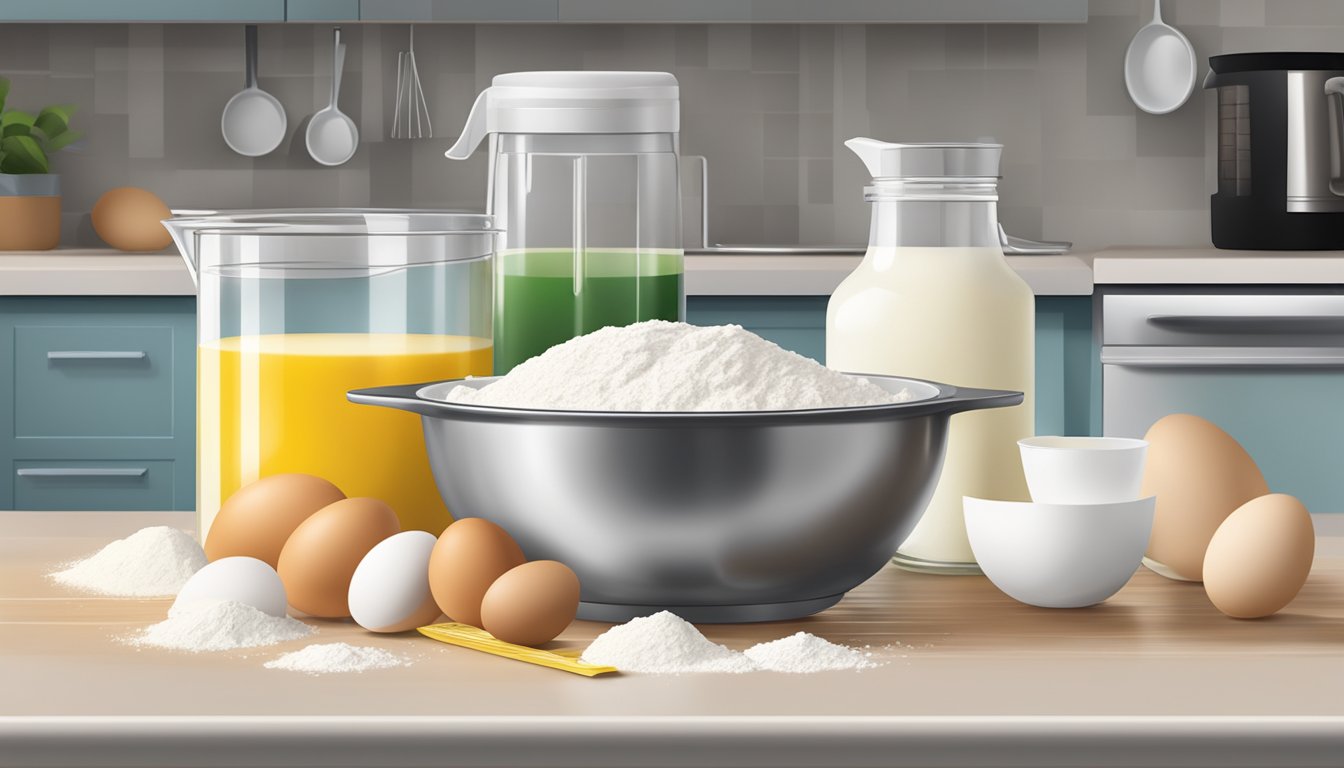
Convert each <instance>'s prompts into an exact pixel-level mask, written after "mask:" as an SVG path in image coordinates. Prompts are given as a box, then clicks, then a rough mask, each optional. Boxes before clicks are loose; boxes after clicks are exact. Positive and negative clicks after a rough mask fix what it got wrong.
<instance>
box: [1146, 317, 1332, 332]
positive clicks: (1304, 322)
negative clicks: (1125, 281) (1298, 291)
mask: <svg viewBox="0 0 1344 768" xmlns="http://www.w3.org/2000/svg"><path fill="white" fill-rule="evenodd" d="M1148 324H1149V325H1153V326H1156V327H1158V328H1164V329H1167V330H1172V331H1184V332H1187V333H1265V334H1270V333H1275V334H1284V333H1289V334H1292V333H1297V334H1332V333H1337V334H1344V315H1162V314H1158V315H1148Z"/></svg>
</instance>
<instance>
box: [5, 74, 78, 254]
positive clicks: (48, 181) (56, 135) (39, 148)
mask: <svg viewBox="0 0 1344 768" xmlns="http://www.w3.org/2000/svg"><path fill="white" fill-rule="evenodd" d="M8 96H9V80H8V79H6V78H3V77H0V251H45V250H50V249H52V248H55V247H56V246H57V245H58V244H59V243H60V241H61V185H60V177H59V176H57V175H56V174H54V173H51V167H50V164H49V161H48V159H47V158H48V155H50V154H51V153H52V152H55V151H57V150H59V149H61V148H63V147H67V146H69V145H70V144H71V143H73V142H75V141H77V140H78V139H79V134H78V133H76V132H75V131H72V130H70V116H71V114H73V113H74V111H75V108H74V107H71V106H52V107H46V108H44V109H43V110H42V111H41V112H38V113H37V115H33V114H31V113H29V112H24V111H21V110H18V109H10V108H8V107H7V106H6V104H5V101H6V99H7V98H8Z"/></svg>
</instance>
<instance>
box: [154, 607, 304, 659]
mask: <svg viewBox="0 0 1344 768" xmlns="http://www.w3.org/2000/svg"><path fill="white" fill-rule="evenodd" d="M316 631H317V630H315V629H313V628H312V627H310V626H308V625H307V624H304V623H303V622H301V621H298V620H297V619H291V618H290V617H288V616H272V615H270V614H269V613H263V612H261V611H259V610H257V609H256V608H253V607H252V606H250V605H245V604H243V603H234V602H229V601H218V602H216V601H206V602H200V603H189V604H188V605H185V606H180V607H179V606H174V607H173V608H172V609H170V610H169V611H168V618H167V619H165V620H164V621H161V622H159V623H158V624H155V625H153V626H150V627H148V628H146V629H145V631H144V632H142V633H141V634H140V636H138V637H136V638H133V639H132V640H131V641H130V642H131V644H132V645H140V646H153V647H156V648H171V649H173V650H177V651H190V652H192V653H200V652H202V651H228V650H233V649H235V648H259V647H261V646H266V645H275V644H276V643H283V642H286V641H289V640H298V639H299V638H302V637H307V636H308V635H311V634H313V633H314V632H316Z"/></svg>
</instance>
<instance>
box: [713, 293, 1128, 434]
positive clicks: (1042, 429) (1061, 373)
mask: <svg viewBox="0 0 1344 768" xmlns="http://www.w3.org/2000/svg"><path fill="white" fill-rule="evenodd" d="M826 301H827V297H825V296H690V297H688V298H687V300H686V314H687V321H688V322H691V323H695V324H697V325H722V324H725V323H736V324H738V325H741V326H742V327H744V328H746V329H747V330H749V331H752V332H754V333H757V334H759V335H761V336H763V337H765V338H767V339H769V340H771V341H773V342H775V343H776V344H778V345H780V346H781V347H784V348H785V349H791V350H793V351H794V352H797V353H799V354H801V355H807V356H808V357H811V358H813V359H815V360H819V361H821V360H825V358H826ZM1036 433H1037V434H1041V435H1100V434H1101V362H1100V350H1099V348H1098V347H1097V346H1096V344H1095V342H1094V340H1093V334H1092V298H1091V297H1090V296H1037V297H1036Z"/></svg>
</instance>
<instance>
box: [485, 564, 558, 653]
mask: <svg viewBox="0 0 1344 768" xmlns="http://www.w3.org/2000/svg"><path fill="white" fill-rule="evenodd" d="M578 611H579V577H578V576H577V575H575V573H574V571H572V570H570V569H569V567H568V566H566V565H565V564H564V563H559V562H556V561H554V560H536V561H533V562H531V563H523V564H522V565H520V566H518V567H516V568H513V569H510V570H509V571H508V572H506V573H505V574H504V575H502V576H500V577H499V578H498V579H496V580H495V583H494V584H491V585H490V589H488V590H486V592H485V598H484V599H483V600H482V601H481V621H482V622H483V623H484V624H485V631H486V632H489V633H490V634H492V635H494V636H495V637H496V638H498V639H500V640H503V641H504V642H506V643H514V644H515V645H532V646H536V645H541V644H543V643H549V642H550V641H552V640H554V639H555V638H556V637H557V636H558V635H559V634H560V633H561V632H564V631H565V627H568V626H569V624H570V622H572V621H574V616H575V614H577V613H578Z"/></svg>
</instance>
